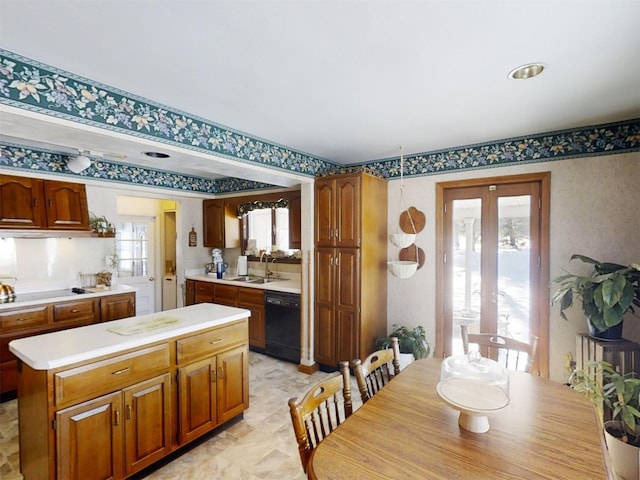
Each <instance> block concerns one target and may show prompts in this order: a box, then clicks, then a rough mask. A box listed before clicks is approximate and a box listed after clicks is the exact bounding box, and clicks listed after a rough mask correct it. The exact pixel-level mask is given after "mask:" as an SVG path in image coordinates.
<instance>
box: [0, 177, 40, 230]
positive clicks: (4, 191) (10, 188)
mask: <svg viewBox="0 0 640 480" xmlns="http://www.w3.org/2000/svg"><path fill="white" fill-rule="evenodd" d="M45 226H46V212H45V206H44V188H43V180H38V179H33V178H27V177H14V176H10V175H0V228H31V229H36V228H46V227H45Z"/></svg>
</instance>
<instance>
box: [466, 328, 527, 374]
mask: <svg viewBox="0 0 640 480" xmlns="http://www.w3.org/2000/svg"><path fill="white" fill-rule="evenodd" d="M460 332H461V334H462V347H463V349H464V353H469V344H471V343H473V344H477V345H478V347H479V348H480V353H481V354H482V355H483V356H485V357H487V358H491V359H493V360H496V361H498V362H499V363H500V364H502V365H503V366H504V367H506V368H508V369H511V370H522V371H525V372H531V368H532V367H533V362H534V361H535V356H536V351H537V348H538V337H537V336H535V335H530V336H529V343H526V342H521V341H520V340H516V339H513V338H509V337H504V336H502V335H498V334H495V333H469V325H460ZM523 355H526V360H523V359H522V356H523ZM523 364H524V365H523Z"/></svg>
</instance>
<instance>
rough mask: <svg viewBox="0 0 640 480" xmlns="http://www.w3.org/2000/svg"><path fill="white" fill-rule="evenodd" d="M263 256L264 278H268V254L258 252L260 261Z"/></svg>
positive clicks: (269, 271)
mask: <svg viewBox="0 0 640 480" xmlns="http://www.w3.org/2000/svg"><path fill="white" fill-rule="evenodd" d="M263 257H264V278H269V275H271V270H269V255H268V254H267V252H262V253H261V254H260V263H262V258H263Z"/></svg>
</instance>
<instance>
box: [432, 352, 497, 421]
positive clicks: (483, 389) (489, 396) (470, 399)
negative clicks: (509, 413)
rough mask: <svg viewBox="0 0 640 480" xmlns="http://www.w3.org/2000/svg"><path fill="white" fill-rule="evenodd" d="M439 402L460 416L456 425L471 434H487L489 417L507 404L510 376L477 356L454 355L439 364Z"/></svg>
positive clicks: (494, 363) (470, 354)
mask: <svg viewBox="0 0 640 480" xmlns="http://www.w3.org/2000/svg"><path fill="white" fill-rule="evenodd" d="M436 391H437V392H438V395H439V396H440V398H441V399H442V400H443V401H444V402H445V403H446V404H447V405H449V406H450V407H451V408H454V409H456V410H458V411H459V412H460V414H459V417H458V424H459V425H460V426H461V427H462V428H464V429H465V430H468V431H470V432H474V433H484V432H487V431H488V430H489V416H490V415H493V414H496V413H498V412H500V411H501V410H502V409H504V408H505V407H506V406H507V405H508V404H509V374H508V372H507V370H506V369H505V368H504V367H502V366H501V365H500V364H499V363H498V362H496V361H494V360H490V359H488V358H484V357H481V356H480V354H479V353H478V352H469V353H468V354H467V355H454V356H451V357H448V358H446V359H444V360H443V361H442V366H441V369H440V382H439V383H438V385H437V386H436Z"/></svg>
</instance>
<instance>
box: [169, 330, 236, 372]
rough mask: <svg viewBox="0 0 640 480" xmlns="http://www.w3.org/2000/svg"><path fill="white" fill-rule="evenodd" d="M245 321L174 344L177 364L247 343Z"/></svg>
mask: <svg viewBox="0 0 640 480" xmlns="http://www.w3.org/2000/svg"><path fill="white" fill-rule="evenodd" d="M247 335H248V330H247V321H246V320H243V321H241V322H238V323H234V324H233V325H226V326H224V327H219V328H216V329H215V330H209V331H208V332H203V333H199V334H198V335H193V336H191V337H187V338H183V339H181V340H178V341H177V342H176V348H177V354H178V355H177V356H178V364H183V363H187V362H190V361H192V360H196V359H198V358H201V357H204V356H206V355H214V354H216V353H218V352H221V351H223V350H226V349H228V348H229V347H233V346H236V345H241V344H243V343H246V342H247Z"/></svg>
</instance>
